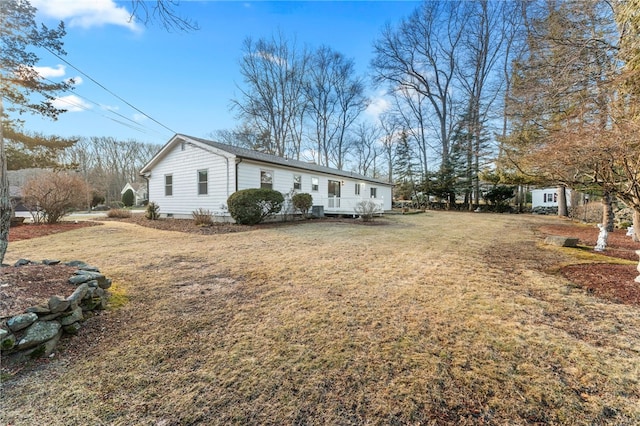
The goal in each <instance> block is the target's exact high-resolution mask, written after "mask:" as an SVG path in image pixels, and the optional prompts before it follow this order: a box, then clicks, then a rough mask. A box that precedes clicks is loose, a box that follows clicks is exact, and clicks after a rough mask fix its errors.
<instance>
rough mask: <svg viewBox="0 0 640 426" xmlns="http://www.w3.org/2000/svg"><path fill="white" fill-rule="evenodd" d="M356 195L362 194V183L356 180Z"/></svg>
mask: <svg viewBox="0 0 640 426" xmlns="http://www.w3.org/2000/svg"><path fill="white" fill-rule="evenodd" d="M356 195H360V183H359V182H356Z"/></svg>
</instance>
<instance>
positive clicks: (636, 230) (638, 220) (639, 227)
mask: <svg viewBox="0 0 640 426" xmlns="http://www.w3.org/2000/svg"><path fill="white" fill-rule="evenodd" d="M631 238H633V241H635V242H636V243H637V242H640V210H637V209H634V210H633V235H632V236H631Z"/></svg>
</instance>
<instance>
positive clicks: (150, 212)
mask: <svg viewBox="0 0 640 426" xmlns="http://www.w3.org/2000/svg"><path fill="white" fill-rule="evenodd" d="M144 217H146V218H147V219H149V220H157V219H159V218H160V206H159V205H158V204H156V203H154V202H153V201H152V202H150V203H149V204H147V210H146V211H145V213H144Z"/></svg>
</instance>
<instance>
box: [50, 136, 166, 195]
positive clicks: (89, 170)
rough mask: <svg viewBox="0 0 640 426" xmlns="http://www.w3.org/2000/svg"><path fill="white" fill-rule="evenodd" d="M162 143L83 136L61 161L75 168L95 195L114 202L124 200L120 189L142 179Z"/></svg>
mask: <svg viewBox="0 0 640 426" xmlns="http://www.w3.org/2000/svg"><path fill="white" fill-rule="evenodd" d="M159 148H160V146H158V145H155V144H150V143H142V142H138V141H135V140H125V141H121V140H117V139H115V138H111V137H90V138H79V139H78V141H77V142H76V143H75V144H73V145H72V146H70V147H66V148H64V149H63V150H62V151H61V152H60V153H59V156H58V162H59V164H61V165H62V166H63V167H64V168H67V169H73V170H76V171H77V172H78V174H79V175H80V176H82V177H83V178H84V179H85V181H86V182H87V183H88V184H89V185H90V186H91V188H92V190H93V192H94V195H95V197H97V198H99V199H101V198H103V199H104V200H105V201H104V202H105V203H107V204H110V203H112V202H114V201H120V200H121V197H122V196H121V194H120V191H122V188H123V187H124V186H125V185H126V184H127V183H128V182H130V183H133V182H139V181H142V179H141V178H140V176H139V172H140V170H141V169H142V167H143V166H144V165H145V164H146V163H147V162H148V161H149V160H150V159H151V158H152V157H153V156H154V155H155V154H156V153H157V151H158V149H159Z"/></svg>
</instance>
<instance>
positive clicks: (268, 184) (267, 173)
mask: <svg viewBox="0 0 640 426" xmlns="http://www.w3.org/2000/svg"><path fill="white" fill-rule="evenodd" d="M260 188H263V189H273V172H272V171H271V170H260Z"/></svg>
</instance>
